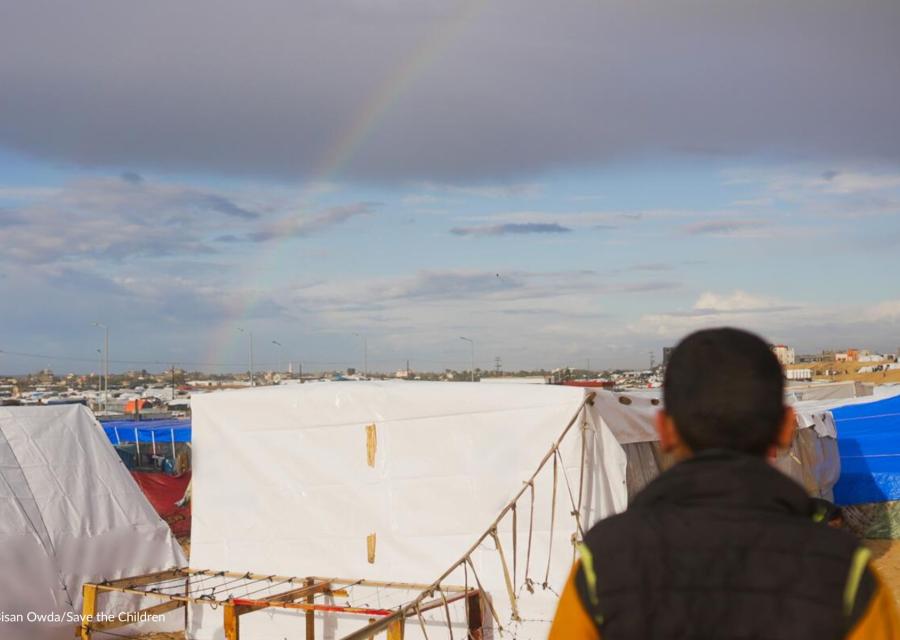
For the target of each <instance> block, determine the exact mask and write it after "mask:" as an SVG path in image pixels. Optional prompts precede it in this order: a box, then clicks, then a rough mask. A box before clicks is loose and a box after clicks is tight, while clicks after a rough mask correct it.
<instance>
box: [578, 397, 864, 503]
mask: <svg viewBox="0 0 900 640" xmlns="http://www.w3.org/2000/svg"><path fill="white" fill-rule="evenodd" d="M848 389H849V390H850V391H853V390H854V389H855V387H853V386H852V385H851V386H850V387H847V388H845V389H844V390H845V391H847V390H848ZM863 391H864V392H865V391H866V390H865V389H863ZM868 391H869V392H870V391H871V389H868ZM786 397H787V401H788V402H789V403H790V404H791V406H793V408H794V411H795V412H796V414H797V431H796V433H795V434H794V441H793V443H792V444H791V447H790V449H788V450H786V451H781V452H779V454H778V456H777V457H776V459H775V466H776V467H778V468H779V469H780V470H781V471H782V472H784V473H785V474H787V475H788V476H790V477H791V478H793V479H794V480H796V481H797V482H798V483H800V484H801V485H803V487H804V488H805V489H806V490H807V492H808V493H809V494H810V495H813V496H817V497H821V498H825V499H827V500H831V499H833V492H832V489H833V487H834V485H835V483H837V481H838V477H839V476H840V470H841V463H840V457H839V456H838V449H837V433H836V431H835V426H834V420H833V419H832V417H831V414H830V413H828V412H827V410H828V409H831V408H833V407H835V406H840V405H844V404H850V403H854V402H870V401H871V400H872V396H871V395H868V396H866V397H863V398H854V399H849V400H848V399H847V398H846V397H844V396H841V398H840V399H834V398H832V399H826V400H805V401H797V399H796V396H794V395H792V394H787V395H786ZM661 404H662V401H661V392H660V391H659V390H654V391H647V390H636V391H623V392H609V391H598V393H597V398H596V400H595V401H594V403H593V405H592V406H591V409H590V410H591V412H592V413H593V414H594V415H595V421H596V422H598V423H601V424H603V425H605V426H607V427H609V429H610V430H611V431H612V432H613V434H614V435H615V437H616V439H617V440H618V441H619V443H620V444H621V445H622V447H623V449H624V450H625V454H626V457H627V459H628V467H627V470H628V471H627V485H628V495H629V497H632V496H634V495H635V494H637V492H638V491H640V490H641V489H642V488H644V486H646V485H647V483H649V482H650V481H651V480H653V478H655V477H656V476H657V475H659V473H660V472H661V471H662V470H664V469H666V468H668V466H669V465H670V464H671V463H672V462H673V461H672V460H671V459H669V458H668V457H667V456H666V455H665V454H663V453H661V452H660V449H659V445H658V440H659V438H658V436H657V435H656V429H655V427H654V424H653V419H654V415H655V414H656V412H657V411H658V410H659V409H660V407H661Z"/></svg>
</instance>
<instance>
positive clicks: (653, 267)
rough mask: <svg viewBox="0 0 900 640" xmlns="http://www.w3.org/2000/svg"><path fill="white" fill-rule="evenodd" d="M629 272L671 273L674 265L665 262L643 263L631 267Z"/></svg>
mask: <svg viewBox="0 0 900 640" xmlns="http://www.w3.org/2000/svg"><path fill="white" fill-rule="evenodd" d="M628 270H629V271H671V270H672V265H671V264H667V263H665V262H641V263H638V264H634V265H631V267H629V268H628Z"/></svg>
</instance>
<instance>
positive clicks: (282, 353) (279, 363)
mask: <svg viewBox="0 0 900 640" xmlns="http://www.w3.org/2000/svg"><path fill="white" fill-rule="evenodd" d="M272 344H274V345H275V346H277V347H280V348H281V351H280V352H279V353H280V354H281V356H279V358H278V368H279V369H281V365H282V364H284V363H283V361H282V359H281V357H282V356H284V345H283V344H281V343H280V342H278V340H272Z"/></svg>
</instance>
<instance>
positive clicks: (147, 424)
mask: <svg viewBox="0 0 900 640" xmlns="http://www.w3.org/2000/svg"><path fill="white" fill-rule="evenodd" d="M102 424H103V430H104V431H105V432H106V437H107V438H109V441H110V442H112V443H113V444H114V445H117V444H126V443H130V442H138V443H140V444H144V443H147V444H153V443H154V442H156V443H157V444H164V443H171V442H190V441H191V421H190V420H147V421H141V420H115V421H110V422H104V423H102Z"/></svg>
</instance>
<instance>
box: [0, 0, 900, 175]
mask: <svg viewBox="0 0 900 640" xmlns="http://www.w3.org/2000/svg"><path fill="white" fill-rule="evenodd" d="M7 5H8V6H6V7H5V9H4V19H3V20H2V21H0V86H2V87H3V97H4V99H3V102H2V106H0V147H3V148H6V149H8V150H16V151H20V152H23V153H26V154H28V155H29V156H32V157H42V158H46V159H51V160H54V161H63V162H69V163H74V164H78V165H82V166H99V167H119V166H126V167H140V168H142V169H144V168H148V169H152V168H157V169H162V170H165V171H191V172H194V171H198V172H204V173H210V172H212V173H226V174H240V175H256V176H272V177H275V178H279V179H285V178H287V179H296V178H306V177H310V176H313V177H315V176H320V175H322V174H325V175H339V176H340V177H342V178H344V177H346V178H351V179H364V180H426V181H427V180H434V181H439V182H445V183H463V182H465V183H471V182H472V181H476V180H485V179H516V178H517V177H519V176H525V175H528V174H534V173H536V172H541V171H556V170H560V169H565V168H571V167H593V166H597V165H598V164H602V163H606V162H610V161H617V160H628V159H632V158H639V157H645V156H647V155H650V154H660V153H661V154H672V153H686V154H701V155H709V154H719V155H724V154H727V155H729V156H739V157H746V156H747V155H751V154H757V153H768V154H778V155H787V156H790V157H797V158H812V159H820V158H823V159H824V158H845V157H854V158H856V157H858V158H863V159H866V158H870V159H874V160H876V161H877V160H881V161H885V160H886V161H888V162H891V163H897V162H900V127H897V126H896V113H895V111H896V108H895V105H896V104H898V102H900V65H896V64H893V65H892V64H887V63H886V61H893V60H897V59H898V58H900V38H898V37H897V33H898V32H900V3H897V2H896V0H871V1H868V2H865V3H864V6H862V7H860V8H859V10H858V11H854V12H853V19H852V20H851V21H848V19H847V5H846V3H845V2H839V1H838V0H797V1H796V2H791V3H785V2H783V1H776V0H759V1H758V2H752V3H739V2H730V3H722V2H715V1H713V0H704V1H696V0H673V1H670V2H657V3H653V4H650V5H648V4H647V3H635V2H632V1H630V0H610V1H609V2H602V3H599V2H569V3H562V4H561V3H548V2H545V1H538V0H517V1H515V2H514V1H513V0H497V1H496V2H489V3H485V2H481V1H480V0H456V1H452V2H446V3H437V2H427V3H423V2H414V1H412V0H398V1H395V2H389V3H362V2H356V1H349V0H335V1H331V2H324V1H319V0H313V1H310V2H299V3H289V2H284V1H283V0H259V1H258V2H254V3H243V4H240V3H238V4H230V5H228V6H227V7H223V6H222V4H221V3H220V2H214V1H213V0H197V1H195V2H191V3H188V4H185V3H184V2H179V1H177V0H159V1H158V2H153V3H127V4H123V3H110V2H105V1H103V0H85V1H84V2H78V3H58V2H51V1H50V0H30V1H29V2H19V3H7ZM86 16H89V19H86ZM36 52H39V55H38V54H37V53H36ZM409 69H413V70H415V71H413V72H412V73H409V72H408V70H409ZM698 69H700V70H702V73H698V72H697V70H698ZM385 97H388V98H390V99H388V100H386V99H385Z"/></svg>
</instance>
